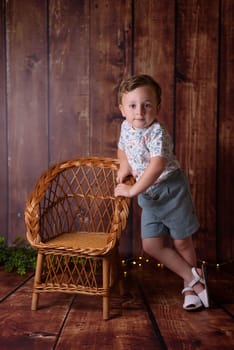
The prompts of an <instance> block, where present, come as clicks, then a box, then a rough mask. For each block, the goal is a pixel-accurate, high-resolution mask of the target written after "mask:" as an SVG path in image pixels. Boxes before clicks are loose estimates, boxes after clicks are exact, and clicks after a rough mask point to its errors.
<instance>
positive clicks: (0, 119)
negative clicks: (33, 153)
mask: <svg viewBox="0 0 234 350" xmlns="http://www.w3.org/2000/svg"><path fill="white" fill-rule="evenodd" d="M5 39H6V38H5V4H4V1H3V0H1V1H0V48H1V50H0V161H1V168H0V189H1V190H0V208H1V209H0V235H2V236H4V237H5V238H6V239H7V235H8V227H7V213H8V208H7V199H8V188H7V171H8V167H7V99H6V84H5V82H6V43H5Z"/></svg>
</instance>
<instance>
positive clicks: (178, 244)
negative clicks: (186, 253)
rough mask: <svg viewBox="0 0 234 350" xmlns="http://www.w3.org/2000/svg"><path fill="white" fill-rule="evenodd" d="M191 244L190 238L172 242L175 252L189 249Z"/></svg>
mask: <svg viewBox="0 0 234 350" xmlns="http://www.w3.org/2000/svg"><path fill="white" fill-rule="evenodd" d="M191 244H192V242H191V239H190V237H189V238H186V239H177V240H175V241H174V246H175V248H176V249H177V250H179V251H183V250H187V249H189V248H190V246H191Z"/></svg>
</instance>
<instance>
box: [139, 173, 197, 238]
mask: <svg viewBox="0 0 234 350" xmlns="http://www.w3.org/2000/svg"><path fill="white" fill-rule="evenodd" d="M138 204H139V206H140V207H141V208H142V217H141V235H142V239H144V238H151V237H159V236H162V235H170V236H171V237H172V238H173V239H184V238H186V237H188V236H191V235H192V234H193V233H194V232H196V231H197V230H198V228H199V223H198V220H197V217H196V213H195V210H194V206H193V201H192V197H191V193H190V186H189V182H188V179H187V177H186V175H185V174H184V173H183V172H182V171H181V170H180V169H178V170H175V171H174V172H173V173H172V174H171V175H170V176H169V177H168V179H166V180H165V181H163V182H162V183H160V184H158V185H156V186H155V187H154V189H153V191H152V192H150V193H149V194H148V193H147V194H146V193H142V194H139V195H138Z"/></svg>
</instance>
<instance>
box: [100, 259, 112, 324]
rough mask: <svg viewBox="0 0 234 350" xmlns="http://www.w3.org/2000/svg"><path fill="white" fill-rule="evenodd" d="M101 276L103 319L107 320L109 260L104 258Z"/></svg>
mask: <svg viewBox="0 0 234 350" xmlns="http://www.w3.org/2000/svg"><path fill="white" fill-rule="evenodd" d="M102 275H103V289H104V295H103V299H102V300H103V319H104V320H108V319H109V284H110V281H109V280H110V264H109V260H108V259H106V258H104V259H103V262H102Z"/></svg>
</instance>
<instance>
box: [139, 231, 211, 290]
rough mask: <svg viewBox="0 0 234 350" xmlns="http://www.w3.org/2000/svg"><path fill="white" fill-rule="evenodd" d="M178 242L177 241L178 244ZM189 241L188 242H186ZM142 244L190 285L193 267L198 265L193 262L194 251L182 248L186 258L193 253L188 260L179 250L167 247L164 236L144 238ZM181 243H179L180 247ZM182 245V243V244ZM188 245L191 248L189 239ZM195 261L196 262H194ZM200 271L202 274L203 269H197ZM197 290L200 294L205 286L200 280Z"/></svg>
mask: <svg viewBox="0 0 234 350" xmlns="http://www.w3.org/2000/svg"><path fill="white" fill-rule="evenodd" d="M177 243H178V242H176V244H177ZM186 243H187V242H186ZM142 246H143V250H144V251H145V252H146V253H147V254H149V255H150V256H152V257H153V258H155V259H157V260H159V261H160V262H161V263H163V264H164V265H165V266H166V267H167V268H168V269H169V270H171V271H173V272H174V273H176V274H177V275H178V276H180V277H181V278H183V280H184V283H185V285H188V284H189V283H190V282H191V281H192V280H193V279H194V276H193V274H192V267H193V266H196V264H193V262H194V261H193V259H195V256H193V253H192V254H191V252H187V249H184V248H183V249H181V251H182V250H183V253H182V254H184V255H185V256H186V258H188V257H189V255H190V254H191V257H190V258H191V259H192V260H191V261H190V258H188V260H189V261H187V260H186V259H185V258H184V257H183V255H181V254H179V253H178V252H177V250H174V249H173V248H170V247H167V246H165V244H164V238H163V237H152V238H144V239H143V240H142ZM178 246H179V244H177V248H178ZM181 246H182V244H181ZM188 246H189V247H190V248H189V250H190V249H191V242H190V243H189V241H188ZM194 263H195V262H194ZM197 270H198V273H199V274H201V270H200V269H197ZM193 289H194V290H195V292H196V293H197V294H198V293H200V292H201V291H202V290H203V289H204V287H203V285H202V284H201V283H200V282H198V283H197V284H196V285H195V286H194V288H193Z"/></svg>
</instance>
